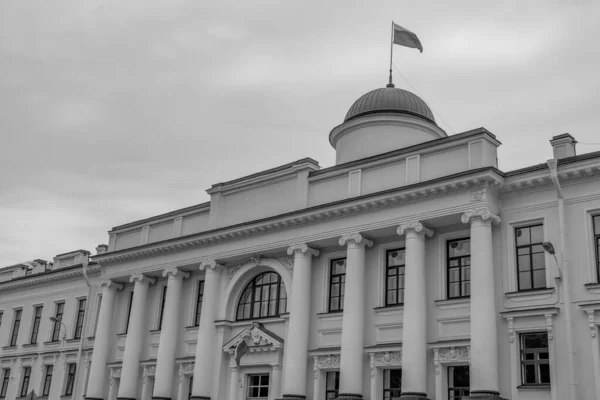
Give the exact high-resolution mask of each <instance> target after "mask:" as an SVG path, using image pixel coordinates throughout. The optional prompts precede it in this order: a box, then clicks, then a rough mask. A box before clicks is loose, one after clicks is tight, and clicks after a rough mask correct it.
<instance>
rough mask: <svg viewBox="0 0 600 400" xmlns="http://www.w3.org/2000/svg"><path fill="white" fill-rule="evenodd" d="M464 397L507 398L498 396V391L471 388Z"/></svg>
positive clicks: (497, 399)
mask: <svg viewBox="0 0 600 400" xmlns="http://www.w3.org/2000/svg"><path fill="white" fill-rule="evenodd" d="M465 399H468V400H507V399H505V398H504V397H500V393H499V392H496V391H495V390H473V391H471V394H470V395H469V396H467V397H465Z"/></svg>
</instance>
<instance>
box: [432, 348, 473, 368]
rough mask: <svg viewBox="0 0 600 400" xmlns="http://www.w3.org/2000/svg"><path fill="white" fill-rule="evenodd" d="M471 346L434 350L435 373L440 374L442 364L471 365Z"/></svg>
mask: <svg viewBox="0 0 600 400" xmlns="http://www.w3.org/2000/svg"><path fill="white" fill-rule="evenodd" d="M470 362H471V346H451V347H444V348H440V349H433V364H434V365H435V373H436V374H439V373H440V367H441V364H453V363H470Z"/></svg>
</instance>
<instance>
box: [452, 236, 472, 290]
mask: <svg viewBox="0 0 600 400" xmlns="http://www.w3.org/2000/svg"><path fill="white" fill-rule="evenodd" d="M464 240H468V241H469V246H471V237H470V236H468V237H460V238H452V239H448V240H446V299H468V298H470V297H471V278H470V273H469V280H468V282H469V294H468V295H465V294H463V290H462V284H463V270H464V269H465V268H466V267H468V268H469V270H470V269H471V257H472V255H471V252H470V251H469V255H468V256H455V257H450V246H451V244H452V243H454V242H461V241H464ZM467 257H468V258H469V265H468V266H464V265H463V260H464V259H466V258H467ZM453 260H459V263H458V271H459V280H458V288H459V295H458V296H451V295H450V283H456V282H450V268H451V267H450V263H451V261H453ZM452 268H457V267H452ZM464 282H466V280H464Z"/></svg>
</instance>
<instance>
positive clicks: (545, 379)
mask: <svg viewBox="0 0 600 400" xmlns="http://www.w3.org/2000/svg"><path fill="white" fill-rule="evenodd" d="M540 383H550V365H549V364H540Z"/></svg>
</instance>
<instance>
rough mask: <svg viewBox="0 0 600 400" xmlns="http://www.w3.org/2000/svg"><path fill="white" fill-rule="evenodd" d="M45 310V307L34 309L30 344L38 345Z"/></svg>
mask: <svg viewBox="0 0 600 400" xmlns="http://www.w3.org/2000/svg"><path fill="white" fill-rule="evenodd" d="M43 309H44V306H35V307H34V308H33V324H31V337H30V338H29V343H31V344H35V343H37V340H38V333H39V331H40V322H41V321H42V310H43Z"/></svg>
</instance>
